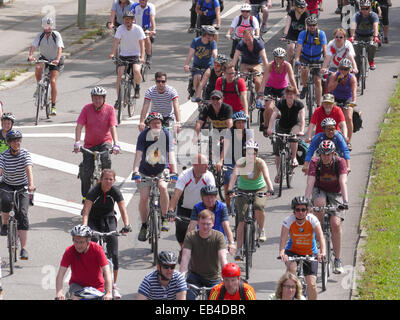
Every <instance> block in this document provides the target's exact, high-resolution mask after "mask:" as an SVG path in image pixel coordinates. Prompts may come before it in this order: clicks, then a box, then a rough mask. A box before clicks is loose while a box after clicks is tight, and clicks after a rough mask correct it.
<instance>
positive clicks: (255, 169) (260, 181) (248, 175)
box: [236, 157, 267, 191]
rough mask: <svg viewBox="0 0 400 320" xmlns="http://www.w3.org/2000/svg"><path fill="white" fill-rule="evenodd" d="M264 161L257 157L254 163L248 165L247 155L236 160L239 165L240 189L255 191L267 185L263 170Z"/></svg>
mask: <svg viewBox="0 0 400 320" xmlns="http://www.w3.org/2000/svg"><path fill="white" fill-rule="evenodd" d="M263 162H264V160H263V159H261V158H258V157H257V158H256V159H255V162H254V165H251V164H249V165H247V163H246V157H243V158H240V159H239V160H238V161H237V162H236V165H237V166H238V167H239V173H238V174H239V179H238V188H239V189H242V190H249V191H250V190H251V191H254V190H259V189H261V188H264V187H265V186H266V185H267V184H266V182H265V180H264V175H263V172H262V163H263ZM247 170H249V171H247Z"/></svg>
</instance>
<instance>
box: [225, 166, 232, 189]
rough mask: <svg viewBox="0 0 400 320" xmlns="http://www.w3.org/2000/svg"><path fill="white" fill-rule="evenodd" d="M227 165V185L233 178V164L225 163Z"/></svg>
mask: <svg viewBox="0 0 400 320" xmlns="http://www.w3.org/2000/svg"><path fill="white" fill-rule="evenodd" d="M225 166H226V171H225V172H224V185H227V184H229V181H230V180H231V176H232V172H233V165H225Z"/></svg>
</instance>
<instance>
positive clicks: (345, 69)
mask: <svg viewBox="0 0 400 320" xmlns="http://www.w3.org/2000/svg"><path fill="white" fill-rule="evenodd" d="M339 70H342V71H350V69H349V68H339Z"/></svg>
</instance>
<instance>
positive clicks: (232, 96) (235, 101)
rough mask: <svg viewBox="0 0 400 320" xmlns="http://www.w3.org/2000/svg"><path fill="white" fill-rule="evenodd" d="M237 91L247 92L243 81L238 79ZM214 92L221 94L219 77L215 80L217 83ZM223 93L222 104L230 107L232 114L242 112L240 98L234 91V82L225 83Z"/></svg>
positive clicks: (220, 78)
mask: <svg viewBox="0 0 400 320" xmlns="http://www.w3.org/2000/svg"><path fill="white" fill-rule="evenodd" d="M238 89H239V92H243V91H246V90H247V88H246V82H245V81H244V79H243V78H239V81H238ZM215 90H219V91H221V92H222V77H219V78H218V79H217V82H216V83H215ZM223 93H224V102H225V103H226V104H229V105H230V106H231V107H232V109H233V113H235V112H239V111H244V108H243V106H242V102H241V101H240V97H239V96H238V95H237V94H236V91H235V81H232V82H231V83H229V82H228V81H226V85H225V91H224V92H223Z"/></svg>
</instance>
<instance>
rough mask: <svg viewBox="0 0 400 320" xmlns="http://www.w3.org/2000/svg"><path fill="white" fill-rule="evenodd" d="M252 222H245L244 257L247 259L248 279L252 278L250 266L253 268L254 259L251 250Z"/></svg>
mask: <svg viewBox="0 0 400 320" xmlns="http://www.w3.org/2000/svg"><path fill="white" fill-rule="evenodd" d="M251 232H252V230H251V224H250V223H246V222H245V223H244V237H243V239H244V242H243V249H244V258H245V260H246V266H245V271H246V280H248V279H249V278H250V268H251V259H252V252H251Z"/></svg>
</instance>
